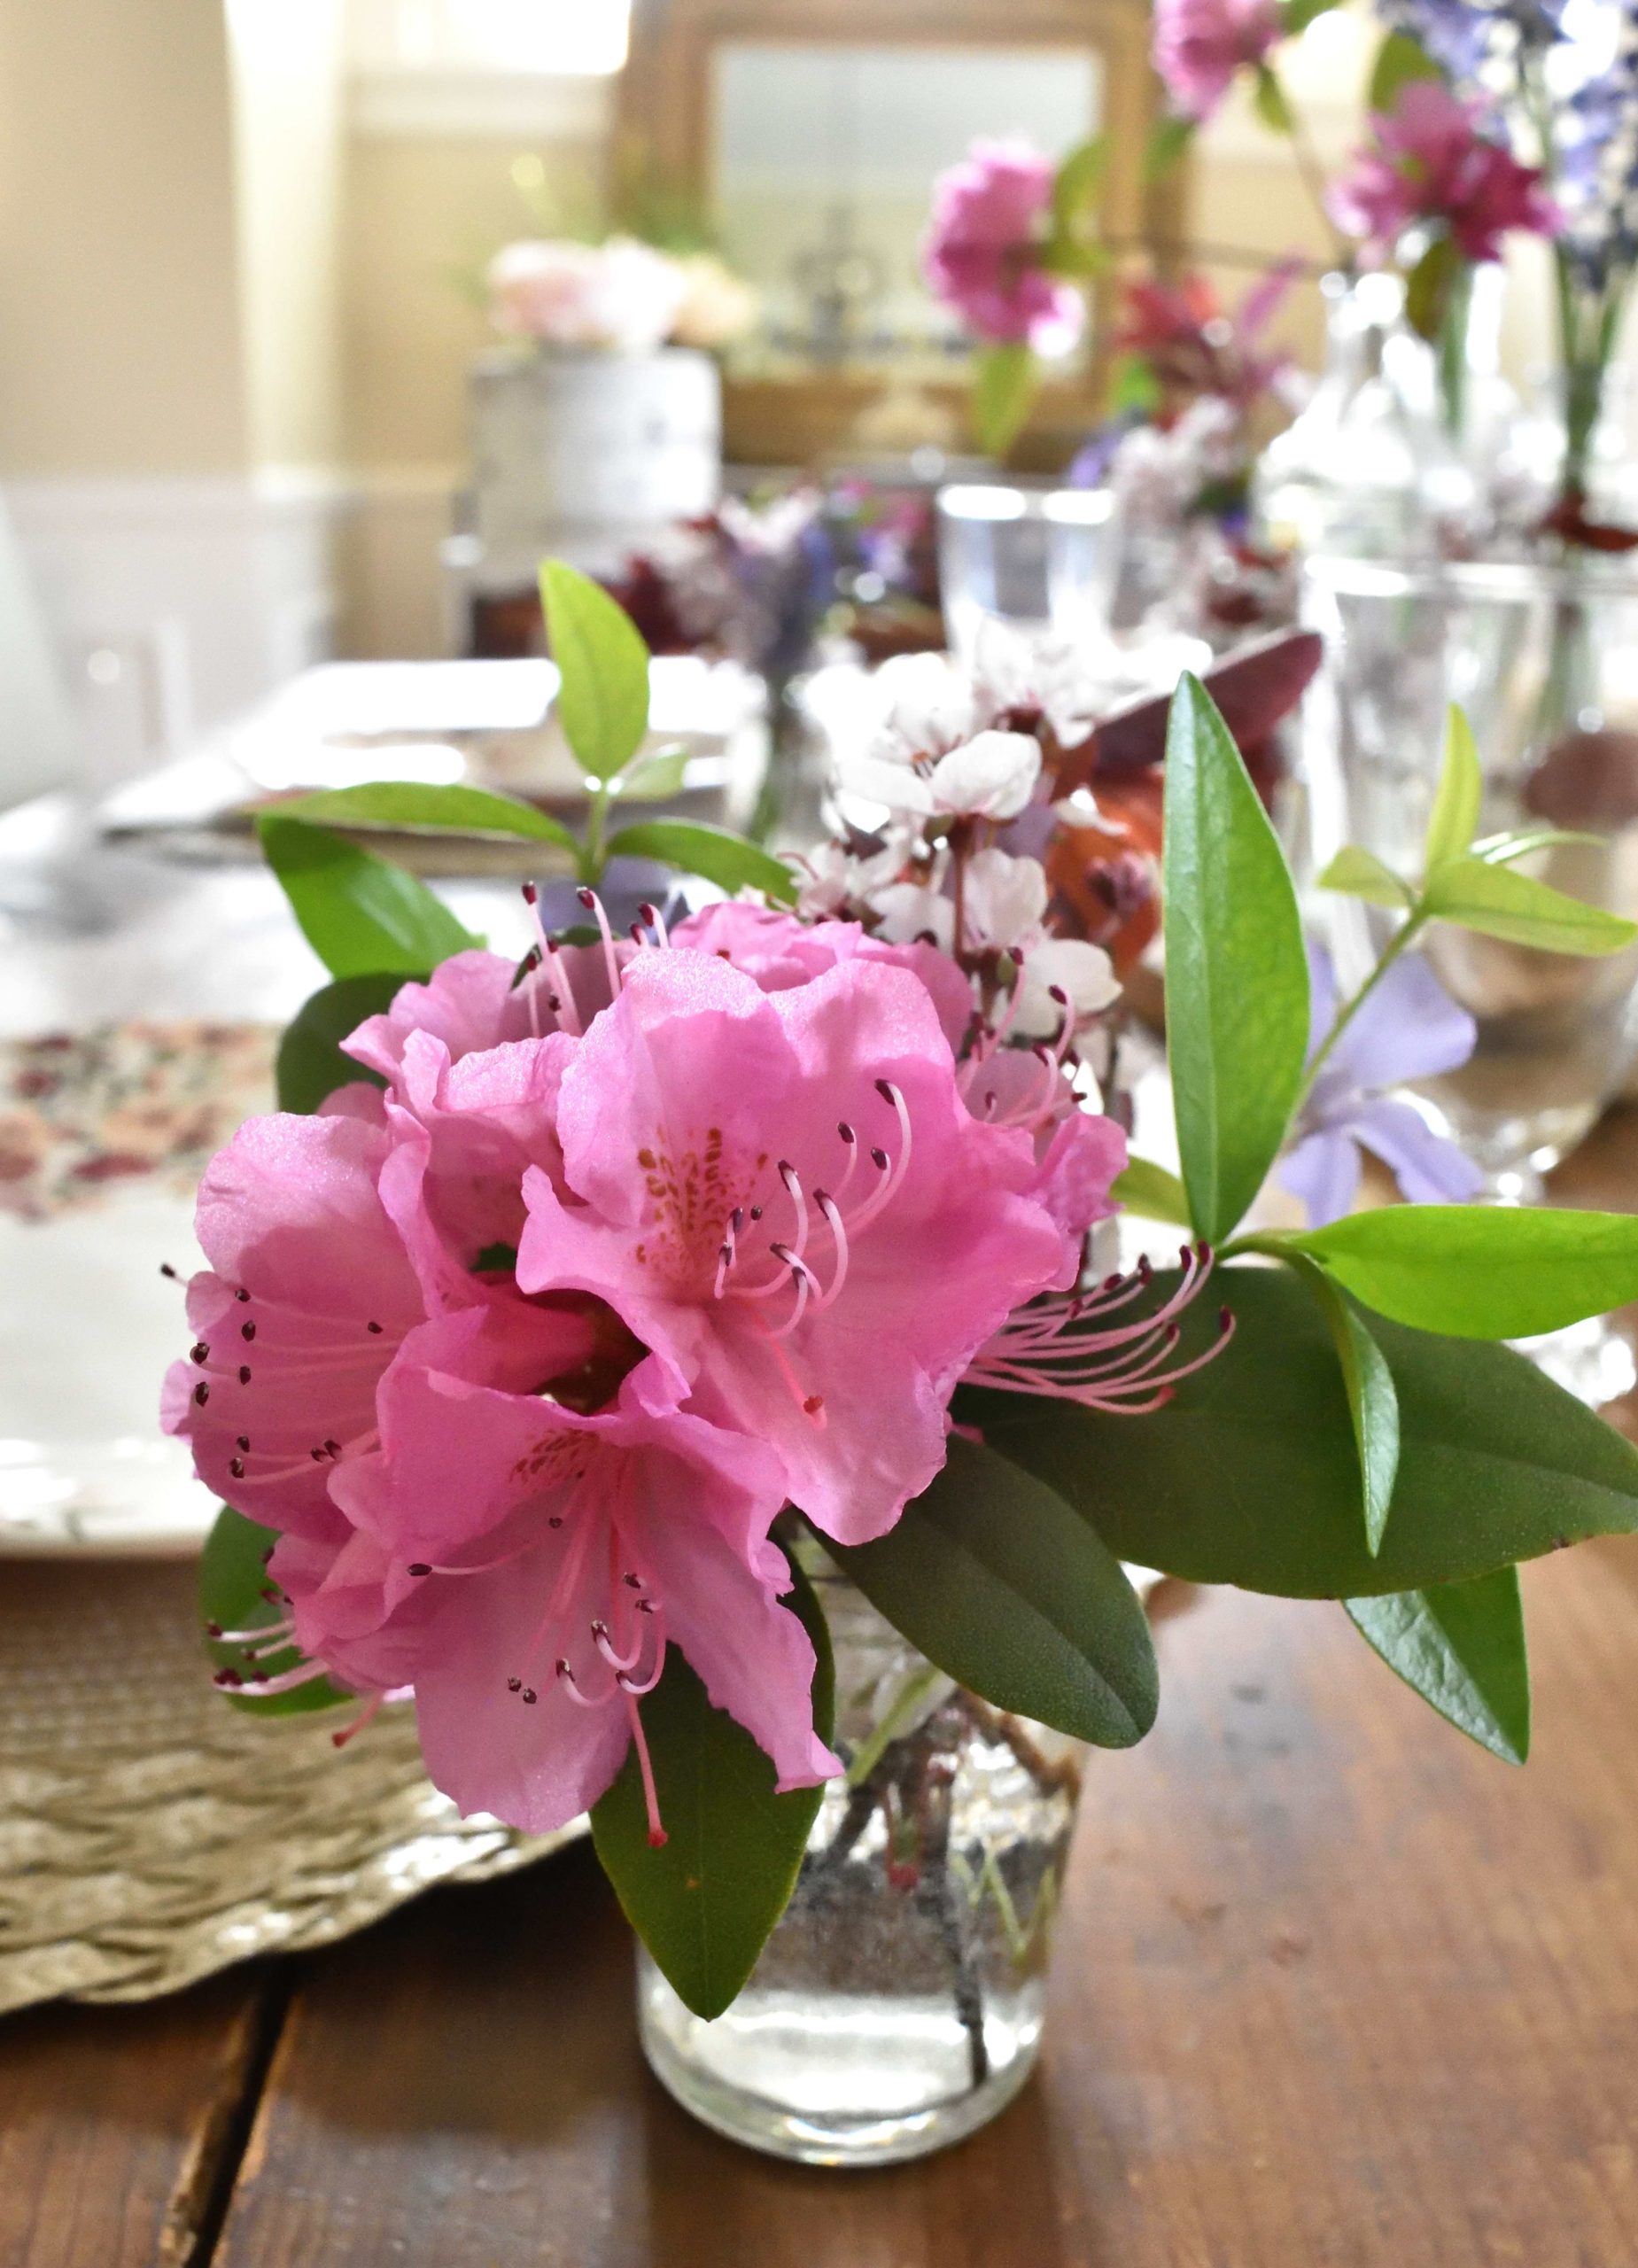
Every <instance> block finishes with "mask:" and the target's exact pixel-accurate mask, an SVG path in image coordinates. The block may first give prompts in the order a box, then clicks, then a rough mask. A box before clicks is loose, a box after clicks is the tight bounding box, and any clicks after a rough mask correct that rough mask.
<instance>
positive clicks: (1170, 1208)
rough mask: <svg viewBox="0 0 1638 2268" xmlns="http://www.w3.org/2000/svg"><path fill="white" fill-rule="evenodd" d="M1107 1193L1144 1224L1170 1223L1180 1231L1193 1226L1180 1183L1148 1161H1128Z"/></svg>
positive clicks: (1164, 1170) (1173, 1176)
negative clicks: (1148, 1222)
mask: <svg viewBox="0 0 1638 2268" xmlns="http://www.w3.org/2000/svg"><path fill="white" fill-rule="evenodd" d="M1109 1193H1110V1195H1111V1196H1112V1197H1113V1198H1114V1200H1115V1202H1116V1204H1117V1205H1124V1206H1125V1208H1126V1209H1127V1211H1128V1212H1129V1213H1138V1214H1141V1215H1142V1216H1143V1218H1144V1219H1145V1221H1169V1222H1170V1223H1172V1225H1173V1227H1174V1228H1179V1229H1187V1228H1191V1227H1192V1225H1193V1223H1192V1222H1191V1220H1190V1218H1189V1197H1188V1192H1187V1191H1186V1190H1185V1189H1184V1185H1183V1184H1182V1182H1180V1181H1179V1180H1178V1178H1177V1177H1176V1174H1175V1173H1168V1171H1167V1170H1166V1168H1165V1167H1164V1166H1157V1165H1156V1164H1154V1163H1153V1161H1152V1160H1151V1159H1148V1158H1128V1160H1127V1161H1126V1169H1125V1171H1124V1172H1123V1173H1122V1175H1121V1176H1120V1177H1119V1178H1118V1180H1117V1181H1116V1182H1115V1184H1114V1188H1113V1189H1112V1190H1111V1192H1109Z"/></svg>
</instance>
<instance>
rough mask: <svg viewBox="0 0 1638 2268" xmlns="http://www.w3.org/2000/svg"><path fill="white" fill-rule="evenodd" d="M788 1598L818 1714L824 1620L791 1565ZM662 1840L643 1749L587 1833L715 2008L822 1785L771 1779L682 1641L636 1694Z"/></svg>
mask: <svg viewBox="0 0 1638 2268" xmlns="http://www.w3.org/2000/svg"><path fill="white" fill-rule="evenodd" d="M791 1572H792V1574H793V1575H794V1576H795V1578H796V1588H795V1591H794V1593H793V1594H792V1596H791V1598H790V1601H789V1604H791V1605H792V1606H793V1607H795V1609H796V1612H798V1613H799V1614H800V1615H801V1617H802V1619H803V1623H804V1624H805V1625H806V1627H807V1630H808V1635H809V1636H810V1637H811V1639H812V1641H813V1647H814V1652H815V1654H816V1655H817V1657H818V1667H817V1670H816V1672H815V1675H814V1682H813V1685H814V1690H813V1719H814V1724H815V1726H816V1728H818V1731H819V1736H820V1738H821V1739H824V1740H828V1739H829V1737H830V1733H831V1727H832V1723H833V1720H834V1715H835V1671H834V1667H833V1664H832V1661H831V1652H830V1634H829V1632H828V1631H827V1628H826V1626H825V1618H824V1616H823V1614H822V1613H821V1612H820V1611H819V1604H818V1602H817V1600H816V1599H815V1598H814V1596H813V1593H812V1589H811V1587H810V1585H809V1584H808V1582H807V1581H806V1580H805V1578H804V1577H803V1575H802V1573H800V1571H799V1570H798V1569H796V1567H795V1566H794V1565H793V1567H792V1570H791ZM640 1707H641V1710H642V1721H643V1728H644V1731H645V1733H646V1735H647V1736H648V1750H649V1754H650V1756H651V1758H652V1759H653V1765H654V1780H655V1788H656V1792H657V1795H658V1798H659V1806H660V1817H661V1819H662V1821H663V1822H664V1829H665V1834H666V1837H667V1840H666V1841H665V1843H664V1845H662V1846H661V1847H660V1848H659V1849H657V1850H656V1849H655V1848H654V1847H653V1846H652V1845H650V1844H649V1841H648V1807H647V1806H646V1804H645V1803H644V1800H643V1789H642V1780H641V1775H640V1768H639V1765H638V1759H637V1753H636V1751H635V1749H634V1748H633V1750H632V1751H631V1752H630V1753H629V1754H628V1755H627V1757H626V1759H625V1765H624V1766H623V1767H622V1769H621V1771H620V1773H619V1775H618V1776H617V1779H616V1780H615V1782H614V1784H613V1786H612V1787H611V1788H610V1789H609V1791H608V1793H607V1794H606V1795H605V1796H604V1797H603V1798H602V1800H601V1801H600V1802H598V1803H597V1804H596V1805H594V1807H593V1811H592V1836H593V1839H594V1842H595V1844H596V1846H597V1855H598V1858H599V1859H600V1860H602V1866H603V1870H604V1872H605V1873H606V1874H607V1875H608V1876H609V1881H610V1882H611V1883H612V1884H614V1888H615V1891H616V1894H617V1896H618V1898H619V1900H620V1903H621V1905H622V1906H623V1907H625V1915H626V1918H627V1920H628V1921H629V1922H631V1924H632V1927H633V1929H634V1930H636V1932H637V1934H638V1936H639V1937H640V1938H641V1939H642V1941H643V1943H644V1945H646V1946H648V1951H649V1952H650V1953H652V1954H653V1956H654V1958H655V1960H656V1962H657V1963H658V1964H659V1967H660V1968H661V1969H663V1970H664V1974H665V1976H666V1977H667V1978H668V1980H669V1981H670V1983H671V1985H672V1989H673V1991H675V1992H677V1993H678V1994H679V1997H680V1998H681V1999H682V2000H684V2001H686V2002H687V2006H688V2007H689V2008H692V2009H693V2010H694V2012H695V2015H696V2016H706V2017H710V2016H720V2015H721V2014H722V2012H723V2010H724V2009H725V2008H726V2007H727V2006H728V2005H729V2003H730V2002H731V2001H732V2000H734V1996H735V1995H736V1994H737V1993H738V1992H739V1990H740V1988H741V1985H743V1984H744V1982H745V1980H746V1978H747V1977H749V1975H750V1972H751V1970H752V1969H754V1968H755V1967H756V1965H757V1954H758V1953H760V1952H761V1951H762V1948H763V1946H764V1945H765V1943H766V1941H767V1937H768V1932H769V1931H770V1930H772V1927H773V1925H774V1923H775V1922H777V1921H778V1920H779V1918H780V1915H781V1914H782V1913H783V1912H784V1911H785V1907H786V1906H787V1904H788V1901H789V1899H790V1893H791V1891H792V1888H793V1887H794V1885H795V1884H796V1870H797V1868H798V1867H799V1866H800V1865H801V1863H802V1854H803V1850H804V1849H805V1848H806V1846H807V1840H808V1832H809V1829H811V1826H812V1824H813V1821H814V1817H815V1815H816V1814H817V1813H818V1811H819V1802H820V1799H821V1798H822V1796H823V1793H824V1790H822V1789H821V1788H797V1789H793V1790H790V1791H789V1792H788V1793H787V1794H785V1795H782V1796H781V1795H778V1794H776V1793H775V1792H774V1770H773V1764H772V1759H770V1758H769V1757H768V1756H766V1755H765V1753H764V1751H762V1750H761V1749H760V1748H759V1747H758V1746H757V1743H756V1742H755V1741H754V1740H753V1739H752V1738H751V1736H750V1735H749V1733H748V1732H747V1731H746V1730H745V1728H744V1727H743V1726H742V1725H741V1724H738V1723H737V1722H736V1721H735V1720H734V1718H732V1717H730V1716H729V1715H727V1713H726V1712H725V1711H723V1710H721V1709H714V1708H713V1707H712V1706H711V1704H710V1697H709V1696H708V1695H707V1693H706V1690H705V1688H704V1686H703V1684H702V1683H701V1682H700V1680H699V1678H698V1677H697V1676H696V1675H695V1672H694V1670H693V1669H692V1668H691V1667H690V1666H689V1665H688V1663H687V1661H686V1660H685V1659H684V1658H683V1656H682V1654H681V1653H680V1652H679V1650H678V1649H677V1647H676V1646H674V1645H673V1646H672V1647H671V1648H670V1649H669V1651H667V1654H666V1658H665V1669H664V1675H663V1676H662V1677H661V1679H660V1682H659V1683H658V1685H656V1688H655V1689H654V1691H653V1692H652V1693H650V1694H648V1696H647V1697H645V1698H644V1699H643V1701H642V1702H641V1704H640Z"/></svg>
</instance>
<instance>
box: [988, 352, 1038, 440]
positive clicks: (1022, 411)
mask: <svg viewBox="0 0 1638 2268" xmlns="http://www.w3.org/2000/svg"><path fill="white" fill-rule="evenodd" d="M1039 377H1040V370H1039V367H1038V365H1037V364H1036V358H1035V356H1034V354H1033V353H1031V352H1030V350H1029V347H1028V346H1026V345H1025V344H1024V342H1023V341H1022V340H1021V339H1013V340H1011V341H1009V342H1008V343H1007V344H1006V345H1005V346H982V347H980V348H979V350H978V352H977V353H975V354H974V357H973V431H974V435H975V436H976V438H977V441H978V446H979V447H980V448H981V449H982V451H983V452H984V454H985V455H986V456H991V457H1005V454H1006V453H1007V451H1008V450H1009V449H1010V448H1011V447H1012V446H1013V442H1014V441H1015V440H1016V439H1018V436H1019V435H1020V433H1021V432H1022V431H1023V429H1024V423H1025V420H1026V419H1027V418H1028V417H1029V405H1030V403H1031V402H1032V401H1033V400H1035V390H1036V384H1037V383H1038V381H1039Z"/></svg>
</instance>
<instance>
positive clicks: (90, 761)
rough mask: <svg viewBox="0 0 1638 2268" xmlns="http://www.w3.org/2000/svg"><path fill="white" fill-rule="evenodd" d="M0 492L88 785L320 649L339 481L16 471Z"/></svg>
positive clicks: (217, 718)
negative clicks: (86, 476)
mask: <svg viewBox="0 0 1638 2268" xmlns="http://www.w3.org/2000/svg"><path fill="white" fill-rule="evenodd" d="M348 494H349V493H348V491H347V489H346V488H345V485H343V484H342V483H341V482H340V481H338V480H337V479H334V478H330V477H328V476H323V477H317V476H309V475H306V474H301V475H294V474H292V475H276V474H268V475H263V476H260V477H256V478H252V477H249V476H246V477H243V478H239V477H232V476H224V477H221V478H186V479H163V478H152V479H124V480H83V479H21V480H12V481H7V482H6V483H5V484H4V497H5V501H6V503H7V504H8V506H9V508H10V510H11V515H12V526H13V528H14V530H15V532H16V535H17V539H18V543H19V548H20V549H21V552H22V555H23V557H24V559H25V560H26V562H27V567H28V570H29V572H30V575H31V578H32V580H33V584H34V587H35V594H36V595H37V598H38V602H39V606H40V610H41V612H42V613H43V616H44V618H45V622H46V625H47V628H48V631H49V633H50V637H51V640H52V641H53V643H54V645H55V646H56V649H57V650H58V656H59V657H60V661H61V664H62V672H63V676H64V679H65V680H66V685H67V687H68V690H69V695H70V698H71V700H72V702H73V703H74V709H75V711H76V715H77V720H78V724H79V727H80V732H81V736H82V744H83V748H84V751H85V756H84V762H85V768H86V780H87V784H89V785H90V786H93V787H103V786H111V785H113V783H114V782H115V781H119V780H120V779H124V778H126V777H128V776H129V775H130V774H131V773H135V772H137V771H140V770H142V769H143V768H144V766H145V765H150V764H152V763H154V762H156V761H158V760H159V759H161V758H163V757H168V756H174V755H176V754H178V753H180V752H181V751H182V750H184V749H186V748H187V747H188V746H189V745H190V743H192V742H195V741H197V740H198V737H199V736H200V735H201V734H204V733H206V732H208V731H209V730H210V729H211V727H212V726H214V725H217V724H219V723H220V722H221V720H222V719H223V718H228V717H230V716H232V715H234V714H235V713H237V711H240V710H243V709H245V708H246V707H248V706H249V705H250V704H251V703H253V702H255V701H257V700H259V699H260V697H261V696H262V695H264V694H266V693H267V692H268V691H269V690H270V689H271V687H274V686H276V685H279V684H282V683H283V681H284V680H286V679H288V678H291V677H293V676H294V675H295V674H296V672H298V671H299V670H302V669H305V668H307V666H308V665H309V664H311V663H314V662H316V661H322V660H325V659H326V658H328V656H330V653H331V651H332V650H333V648H334V643H335V625H336V611H337V600H336V574H335V566H334V553H335V548H336V547H335V539H336V532H337V525H338V520H339V518H340V517H341V516H342V514H343V512H344V511H345V509H346V507H347V503H348Z"/></svg>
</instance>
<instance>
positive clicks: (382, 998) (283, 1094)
mask: <svg viewBox="0 0 1638 2268" xmlns="http://www.w3.org/2000/svg"><path fill="white" fill-rule="evenodd" d="M424 973H425V972H424V971H423V975H424ZM407 982H408V979H407V978H405V977H403V976H400V975H381V974H378V973H377V974H372V975H368V976H344V977H341V978H339V979H338V981H337V983H334V984H326V985H324V986H323V987H322V990H319V991H317V992H315V993H314V995H313V997H312V998H311V999H309V1000H305V1001H304V1002H303V1003H302V1005H301V1006H300V1007H299V1009H298V1011H297V1013H296V1017H295V1021H293V1022H292V1023H291V1024H290V1025H289V1026H288V1027H287V1029H286V1030H285V1033H284V1036H283V1038H282V1039H281V1040H280V1042H279V1052H278V1060H277V1063H276V1069H275V1076H276V1082H277V1088H278V1099H279V1108H280V1109H281V1110H294V1111H300V1112H303V1113H306V1112H308V1111H314V1110H316V1109H317V1108H318V1107H319V1105H320V1104H321V1103H322V1101H323V1100H324V1099H325V1098H326V1096H328V1095H333V1094H334V1093H335V1091H336V1089H337V1088H338V1087H345V1086H349V1085H351V1084H352V1083H353V1081H354V1080H356V1079H364V1080H368V1081H369V1084H370V1085H371V1086H375V1087H382V1086H384V1085H385V1084H386V1081H385V1080H384V1078H383V1077H382V1076H381V1075H380V1073H379V1072H378V1071H367V1070H366V1069H365V1068H364V1066H363V1065H362V1064H361V1063H355V1062H354V1061H353V1058H352V1057H351V1056H350V1055H344V1054H343V1053H342V1052H341V1043H342V1041H343V1040H344V1039H345V1038H346V1037H348V1036H349V1034H351V1033H353V1032H355V1031H356V1030H357V1029H358V1028H359V1026H360V1025H361V1023H362V1022H363V1021H364V1020H365V1018H366V1017H367V1016H378V1015H381V1014H384V1011H385V1010H386V1009H388V1008H389V1007H391V1006H392V998H393V995H394V994H395V993H396V992H397V990H398V989H399V987H400V984H403V983H407Z"/></svg>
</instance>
